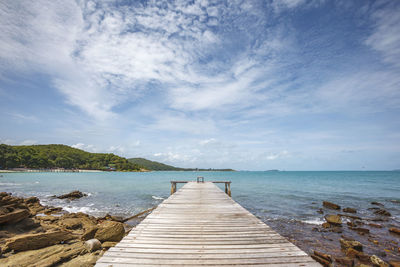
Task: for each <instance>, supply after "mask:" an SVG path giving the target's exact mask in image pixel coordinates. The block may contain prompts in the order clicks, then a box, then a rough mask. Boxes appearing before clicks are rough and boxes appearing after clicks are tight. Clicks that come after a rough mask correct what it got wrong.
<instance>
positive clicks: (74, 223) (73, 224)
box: [58, 218, 82, 230]
mask: <svg viewBox="0 0 400 267" xmlns="http://www.w3.org/2000/svg"><path fill="white" fill-rule="evenodd" d="M58 223H59V225H60V226H63V227H64V228H66V229H69V230H76V229H80V228H82V221H81V219H78V218H66V219H63V220H59V222H58Z"/></svg>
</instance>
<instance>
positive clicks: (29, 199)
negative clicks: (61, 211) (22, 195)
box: [24, 197, 40, 204]
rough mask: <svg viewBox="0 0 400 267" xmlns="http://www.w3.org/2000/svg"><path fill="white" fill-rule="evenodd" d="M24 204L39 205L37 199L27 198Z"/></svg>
mask: <svg viewBox="0 0 400 267" xmlns="http://www.w3.org/2000/svg"><path fill="white" fill-rule="evenodd" d="M24 202H25V203H26V204H32V203H40V201H39V199H38V198H37V197H28V198H27V199H25V201H24Z"/></svg>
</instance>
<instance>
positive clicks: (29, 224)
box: [15, 218, 40, 231]
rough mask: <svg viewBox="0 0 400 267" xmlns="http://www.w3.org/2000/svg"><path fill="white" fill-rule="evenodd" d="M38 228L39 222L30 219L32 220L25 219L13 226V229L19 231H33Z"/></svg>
mask: <svg viewBox="0 0 400 267" xmlns="http://www.w3.org/2000/svg"><path fill="white" fill-rule="evenodd" d="M39 226H40V222H38V221H36V220H34V219H32V218H25V219H23V220H22V221H20V222H18V223H17V224H15V228H16V229H18V230H20V231H29V230H32V229H35V228H37V227H39Z"/></svg>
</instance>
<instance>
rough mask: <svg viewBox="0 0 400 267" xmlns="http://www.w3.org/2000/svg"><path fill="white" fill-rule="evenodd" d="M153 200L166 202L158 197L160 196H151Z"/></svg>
mask: <svg viewBox="0 0 400 267" xmlns="http://www.w3.org/2000/svg"><path fill="white" fill-rule="evenodd" d="M151 197H152V198H153V199H156V200H164V198H163V197H158V196H151Z"/></svg>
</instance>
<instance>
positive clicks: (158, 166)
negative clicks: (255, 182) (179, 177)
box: [128, 158, 234, 171]
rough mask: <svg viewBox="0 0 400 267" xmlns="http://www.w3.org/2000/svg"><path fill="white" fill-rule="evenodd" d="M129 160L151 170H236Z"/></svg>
mask: <svg viewBox="0 0 400 267" xmlns="http://www.w3.org/2000/svg"><path fill="white" fill-rule="evenodd" d="M128 161H129V162H132V163H135V164H138V165H140V166H143V167H144V168H146V169H148V170H151V171H234V170H232V169H198V168H178V167H174V166H171V165H167V164H164V163H160V162H157V161H151V160H148V159H144V158H131V159H128Z"/></svg>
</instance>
